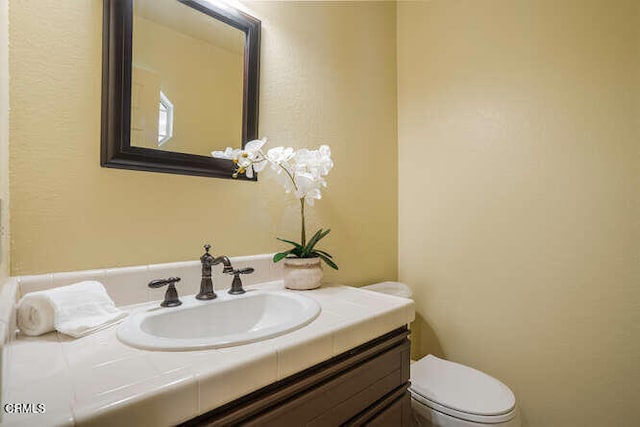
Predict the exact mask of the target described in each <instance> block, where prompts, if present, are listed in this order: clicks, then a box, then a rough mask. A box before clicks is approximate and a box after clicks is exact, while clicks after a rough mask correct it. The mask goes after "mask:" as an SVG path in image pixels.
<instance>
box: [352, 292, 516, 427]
mask: <svg viewBox="0 0 640 427" xmlns="http://www.w3.org/2000/svg"><path fill="white" fill-rule="evenodd" d="M363 289H367V290H370V291H375V292H381V293H385V294H389V295H395V296H400V297H404V298H411V296H412V293H411V289H410V288H409V287H408V286H407V285H405V284H403V283H398V282H383V283H376V284H374V285H369V286H364V287H363ZM409 393H410V394H411V408H412V411H413V421H414V425H416V426H419V427H479V426H484V427H489V426H490V427H520V425H521V421H520V416H519V413H518V408H517V406H516V399H515V396H514V395H513V392H512V391H511V390H510V389H509V387H507V386H506V385H504V384H503V383H502V382H500V381H498V380H497V379H495V378H493V377H491V376H489V375H487V374H485V373H483V372H480V371H478V370H476V369H473V368H470V367H468V366H464V365H461V364H458V363H454V362H450V361H448V360H443V359H440V358H438V357H436V356H433V355H428V356H425V357H423V358H422V359H420V360H418V361H416V362H414V363H412V364H411V386H410V387H409Z"/></svg>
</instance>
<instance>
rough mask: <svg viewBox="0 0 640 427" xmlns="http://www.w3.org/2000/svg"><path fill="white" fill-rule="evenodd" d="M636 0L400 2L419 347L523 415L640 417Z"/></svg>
mask: <svg viewBox="0 0 640 427" xmlns="http://www.w3.org/2000/svg"><path fill="white" fill-rule="evenodd" d="M639 8H640V3H638V2H637V1H634V0H628V1H614V2H612V1H609V0H563V1H556V0H535V1H517V2H516V1H512V0H490V1H482V2H478V1H472V0H467V1H437V0H436V1H430V2H424V3H408V2H400V3H399V6H398V75H399V89H398V98H399V100H398V128H399V188H400V191H399V223H400V227H399V278H400V280H402V281H406V282H408V283H410V284H412V285H413V287H414V290H415V294H416V302H417V310H418V312H419V314H420V316H421V321H420V322H418V323H419V326H420V342H419V350H420V353H423V354H424V353H427V352H435V353H436V354H444V355H445V356H446V357H448V358H449V359H451V360H455V361H459V362H461V363H464V364H467V365H470V366H474V367H477V368H479V369H482V370H485V371H486V372H488V373H490V374H493V375H495V376H496V377H498V378H501V379H502V380H504V381H505V382H506V383H507V384H509V385H510V386H511V388H512V389H513V390H514V392H515V393H516V395H517V397H518V399H519V400H520V402H521V405H522V410H523V414H524V417H525V421H526V425H529V426H540V427H554V426H559V427H560V426H562V427H568V426H576V427H581V426H588V425H589V426H597V425H602V426H605V425H606V426H619V427H622V426H635V425H637V423H638V414H637V403H638V397H639V396H640V363H639V361H640V262H639V260H640V258H639V257H640V223H639V221H640V158H639V154H640V9H639Z"/></svg>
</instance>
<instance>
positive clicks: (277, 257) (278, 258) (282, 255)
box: [273, 250, 291, 263]
mask: <svg viewBox="0 0 640 427" xmlns="http://www.w3.org/2000/svg"><path fill="white" fill-rule="evenodd" d="M290 253H291V250H288V251H285V252H278V253H277V254H275V255H274V256H273V262H274V263H276V262H279V261H281V260H282V259H284V258H286V257H287V255H289V254H290Z"/></svg>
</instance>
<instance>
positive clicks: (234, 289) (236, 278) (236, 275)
mask: <svg viewBox="0 0 640 427" xmlns="http://www.w3.org/2000/svg"><path fill="white" fill-rule="evenodd" d="M254 271H256V270H255V269H254V268H253V267H247V268H241V269H238V270H232V271H230V272H229V273H228V274H233V282H231V289H229V294H231V295H240V294H244V293H245V292H246V291H245V290H244V289H242V280H240V275H241V274H251V273H253V272H254Z"/></svg>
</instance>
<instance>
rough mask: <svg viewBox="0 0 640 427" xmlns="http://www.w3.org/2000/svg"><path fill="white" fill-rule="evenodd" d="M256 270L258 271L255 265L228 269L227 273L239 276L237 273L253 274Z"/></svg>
mask: <svg viewBox="0 0 640 427" xmlns="http://www.w3.org/2000/svg"><path fill="white" fill-rule="evenodd" d="M254 271H256V269H255V268H253V267H247V268H240V269H237V270H233V269H231V271H227V272H226V273H227V274H233V275H234V276H237V275H239V274H251V273H253V272H254Z"/></svg>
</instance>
